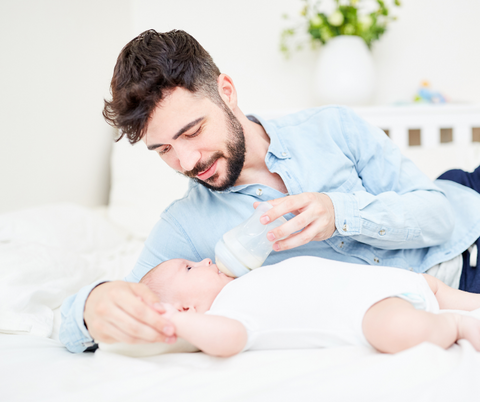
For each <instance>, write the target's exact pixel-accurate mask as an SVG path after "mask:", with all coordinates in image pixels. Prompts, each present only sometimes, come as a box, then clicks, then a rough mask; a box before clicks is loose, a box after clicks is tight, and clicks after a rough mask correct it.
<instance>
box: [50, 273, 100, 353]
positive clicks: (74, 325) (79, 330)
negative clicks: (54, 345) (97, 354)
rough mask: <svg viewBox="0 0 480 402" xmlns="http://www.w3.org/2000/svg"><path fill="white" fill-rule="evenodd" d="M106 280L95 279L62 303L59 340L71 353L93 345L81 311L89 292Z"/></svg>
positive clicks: (93, 342)
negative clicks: (95, 280)
mask: <svg viewBox="0 0 480 402" xmlns="http://www.w3.org/2000/svg"><path fill="white" fill-rule="evenodd" d="M105 282H106V281H97V282H94V283H93V284H91V285H89V286H85V287H84V288H82V289H81V290H80V291H79V292H78V293H77V294H76V295H72V296H70V297H69V298H67V299H66V300H65V301H64V302H63V305H62V310H61V312H62V323H61V326H60V334H59V337H60V341H61V342H62V343H63V344H64V345H65V347H66V348H67V349H68V350H69V351H70V352H73V353H81V352H83V351H85V350H86V349H87V348H89V347H91V346H93V345H95V341H94V340H93V338H92V337H91V336H90V333H89V332H88V330H87V327H86V326H85V322H84V320H83V312H84V310H85V303H86V301H87V298H88V296H89V295H90V292H91V291H92V290H93V289H94V288H96V287H97V286H98V285H100V284H102V283H105Z"/></svg>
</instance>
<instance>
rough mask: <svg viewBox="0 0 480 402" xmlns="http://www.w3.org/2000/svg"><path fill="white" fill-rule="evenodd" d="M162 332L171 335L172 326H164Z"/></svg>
mask: <svg viewBox="0 0 480 402" xmlns="http://www.w3.org/2000/svg"><path fill="white" fill-rule="evenodd" d="M163 333H164V334H165V335H173V328H172V327H164V328H163Z"/></svg>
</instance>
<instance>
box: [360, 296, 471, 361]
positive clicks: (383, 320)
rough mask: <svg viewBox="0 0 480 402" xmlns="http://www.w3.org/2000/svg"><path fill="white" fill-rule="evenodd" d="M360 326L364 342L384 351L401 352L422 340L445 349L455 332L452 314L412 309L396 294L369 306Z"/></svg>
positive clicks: (455, 322)
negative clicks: (365, 339) (364, 338)
mask: <svg viewBox="0 0 480 402" xmlns="http://www.w3.org/2000/svg"><path fill="white" fill-rule="evenodd" d="M479 324H480V321H479ZM362 328H363V333H364V335H365V337H366V338H367V341H368V342H369V343H370V344H371V345H372V346H373V347H374V348H375V349H377V350H379V351H380V352H384V353H397V352H401V351H402V350H405V349H409V348H411V347H413V346H416V345H418V344H420V343H422V342H431V343H434V344H436V345H439V346H441V347H443V348H448V347H449V346H450V345H452V344H453V343H454V342H455V341H456V340H457V332H458V331H457V319H456V317H455V315H454V314H432V313H427V312H426V311H422V310H416V309H415V308H414V307H413V306H412V305H411V304H410V303H409V302H408V301H406V300H403V299H400V298H397V297H392V298H388V299H384V300H381V301H379V302H378V303H376V304H374V305H373V306H372V307H370V309H369V310H368V311H367V313H366V314H365V317H364V318H363V324H362Z"/></svg>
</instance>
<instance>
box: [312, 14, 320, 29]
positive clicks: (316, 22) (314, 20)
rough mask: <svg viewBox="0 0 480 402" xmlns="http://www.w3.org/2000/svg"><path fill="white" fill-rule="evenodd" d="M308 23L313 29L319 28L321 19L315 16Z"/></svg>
mask: <svg viewBox="0 0 480 402" xmlns="http://www.w3.org/2000/svg"><path fill="white" fill-rule="evenodd" d="M310 23H311V24H312V26H314V27H319V26H320V25H322V19H321V18H320V17H319V16H318V15H316V16H315V17H313V18H312V20H311V21H310Z"/></svg>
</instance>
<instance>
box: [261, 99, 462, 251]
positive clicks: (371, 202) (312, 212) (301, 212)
mask: <svg viewBox="0 0 480 402" xmlns="http://www.w3.org/2000/svg"><path fill="white" fill-rule="evenodd" d="M337 113H338V115H336V116H335V115H333V116H332V119H335V118H337V120H338V121H339V123H338V125H337V126H335V127H336V129H337V130H336V131H335V141H336V144H337V146H338V148H340V149H341V150H342V151H343V152H344V154H345V156H346V157H347V158H349V159H350V160H351V161H352V163H353V164H354V167H355V172H356V174H357V175H358V178H359V179H360V180H361V183H362V186H363V188H362V189H361V190H357V191H350V192H335V191H331V192H330V191H329V192H325V193H302V194H298V195H293V196H289V197H284V198H279V199H276V200H272V201H270V202H271V203H272V205H273V206H274V208H272V209H271V210H269V211H268V212H267V213H266V214H265V215H266V216H268V219H269V220H270V221H273V220H275V219H277V218H278V217H279V216H282V215H285V214H287V213H293V214H295V215H297V216H296V217H295V218H293V219H291V220H290V221H289V222H287V223H285V224H284V225H282V226H280V227H278V228H277V229H275V230H273V231H272V232H273V235H274V237H275V239H279V238H282V237H284V236H287V235H290V236H289V237H288V238H286V239H284V240H281V241H279V242H277V244H278V246H279V248H276V249H277V250H286V249H290V248H293V247H298V246H300V245H302V244H306V243H308V242H309V241H312V240H324V239H327V238H329V237H331V236H332V235H339V236H347V237H352V239H354V240H356V241H359V242H362V243H366V244H369V245H372V246H375V247H378V248H383V249H400V248H404V249H407V248H423V247H430V246H434V245H438V244H442V243H444V242H445V241H447V240H448V239H449V238H450V236H451V234H452V231H453V226H454V217H453V211H452V208H451V206H450V203H449V201H448V200H447V198H446V196H445V194H444V193H443V192H442V191H441V189H440V188H438V187H437V186H436V185H435V184H433V182H432V181H431V180H430V179H428V178H427V177H426V176H425V174H424V173H422V172H421V171H420V170H419V169H418V168H417V167H416V166H415V165H414V164H413V162H411V161H410V160H409V159H407V158H405V157H403V156H402V154H401V153H400V151H399V149H398V148H397V146H396V145H395V144H394V143H393V142H392V141H391V140H390V139H389V138H388V137H387V136H386V135H385V134H384V133H383V132H382V130H380V129H379V128H376V127H373V126H371V125H369V124H368V123H366V122H365V121H364V120H362V119H360V118H359V117H358V116H356V115H355V114H354V113H353V112H351V111H350V110H349V109H346V108H339V109H338V112H337ZM332 137H333V134H332ZM302 229H303V230H302ZM299 230H302V231H301V232H298V231H299ZM296 232H298V233H296ZM274 248H275V246H274Z"/></svg>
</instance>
